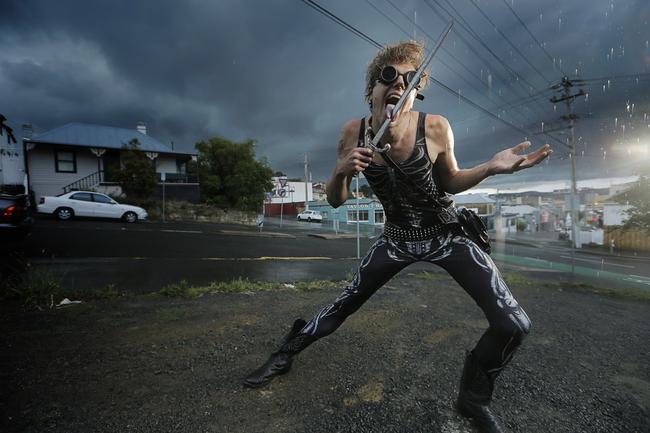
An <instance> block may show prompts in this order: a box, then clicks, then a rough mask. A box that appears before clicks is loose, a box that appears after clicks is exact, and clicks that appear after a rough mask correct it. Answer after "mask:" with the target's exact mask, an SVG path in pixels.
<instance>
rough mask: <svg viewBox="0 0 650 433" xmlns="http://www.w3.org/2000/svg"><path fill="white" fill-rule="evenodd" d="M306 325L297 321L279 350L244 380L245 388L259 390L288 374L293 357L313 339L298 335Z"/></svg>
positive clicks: (299, 320)
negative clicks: (277, 377)
mask: <svg viewBox="0 0 650 433" xmlns="http://www.w3.org/2000/svg"><path fill="white" fill-rule="evenodd" d="M306 324H307V322H306V321H304V320H303V319H297V320H296V321H295V322H294V323H293V326H292V327H291V330H290V331H289V333H288V334H287V335H286V336H285V337H284V339H283V340H282V343H281V344H280V348H279V349H278V350H277V351H276V352H273V353H272V354H271V356H270V357H269V359H268V360H267V361H266V362H265V363H264V364H263V365H262V366H261V367H259V368H258V369H257V370H255V371H253V372H252V373H251V374H249V375H248V377H247V378H246V379H245V380H244V386H245V387H247V388H259V387H260V386H263V385H266V384H267V383H269V382H270V381H271V380H272V379H273V378H274V377H276V376H279V375H281V374H285V373H288V372H289V370H291V363H292V362H293V356H294V355H296V354H298V353H299V352H300V351H301V350H303V349H304V348H305V347H307V346H309V345H310V344H311V343H312V342H313V341H314V340H315V338H314V337H312V336H311V335H309V334H300V330H301V329H302V328H304V327H305V325H306Z"/></svg>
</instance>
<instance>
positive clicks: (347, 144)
mask: <svg viewBox="0 0 650 433" xmlns="http://www.w3.org/2000/svg"><path fill="white" fill-rule="evenodd" d="M359 122H360V121H359V120H352V121H350V122H348V123H346V124H345V125H344V126H343V130H342V131H341V139H340V140H339V144H338V147H337V157H336V166H335V167H334V171H333V172H332V175H331V176H330V178H329V180H328V181H327V185H326V187H325V192H326V193H327V202H328V203H329V204H330V205H332V207H334V208H337V207H339V206H341V205H342V204H343V203H345V200H347V198H348V193H349V188H350V182H351V181H352V177H354V175H355V174H356V173H358V172H360V171H363V170H365V169H366V167H368V164H370V161H372V151H371V150H370V149H367V148H365V147H358V146H357V138H358V132H359V127H360V124H359Z"/></svg>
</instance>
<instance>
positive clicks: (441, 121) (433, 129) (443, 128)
mask: <svg viewBox="0 0 650 433" xmlns="http://www.w3.org/2000/svg"><path fill="white" fill-rule="evenodd" d="M425 122H426V123H425V125H426V130H427V135H429V136H445V135H447V134H448V133H449V131H450V130H451V125H450V124H449V120H447V118H446V117H444V116H441V115H439V114H427V117H426V121H425Z"/></svg>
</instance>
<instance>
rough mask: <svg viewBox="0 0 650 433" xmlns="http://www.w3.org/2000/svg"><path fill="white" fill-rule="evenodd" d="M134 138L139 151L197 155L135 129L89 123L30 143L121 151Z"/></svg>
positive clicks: (70, 126)
mask: <svg viewBox="0 0 650 433" xmlns="http://www.w3.org/2000/svg"><path fill="white" fill-rule="evenodd" d="M134 138H135V139H137V140H138V142H139V143H140V146H139V147H138V149H139V150H141V151H143V152H158V153H173V154H179V155H195V154H194V153H187V152H179V151H177V150H172V149H171V148H170V147H167V146H165V145H164V144H162V143H161V142H160V141H158V140H156V139H155V138H153V137H151V136H150V135H146V134H143V133H141V132H139V131H136V130H135V129H126V128H116V127H113V126H103V125H93V124H89V123H68V124H66V125H63V126H59V127H58V128H54V129H52V130H51V131H47V132H44V133H42V134H38V135H34V136H33V137H32V138H31V139H29V141H32V142H35V143H49V144H65V145H68V146H79V147H98V148H103V149H121V148H123V147H124V145H125V144H127V143H129V141H131V140H133V139H134Z"/></svg>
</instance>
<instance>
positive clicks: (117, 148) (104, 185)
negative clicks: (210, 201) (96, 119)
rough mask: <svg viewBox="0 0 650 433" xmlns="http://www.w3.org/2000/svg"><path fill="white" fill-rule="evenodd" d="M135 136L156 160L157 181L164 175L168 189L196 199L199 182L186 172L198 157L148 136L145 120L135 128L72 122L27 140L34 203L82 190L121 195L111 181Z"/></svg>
mask: <svg viewBox="0 0 650 433" xmlns="http://www.w3.org/2000/svg"><path fill="white" fill-rule="evenodd" d="M133 139H137V141H138V144H139V145H138V148H137V150H139V151H142V152H144V153H145V154H146V155H147V157H149V158H150V159H151V160H152V166H153V167H154V168H155V171H156V173H157V174H158V178H159V180H162V178H163V177H164V178H165V184H166V185H168V184H171V185H169V187H168V188H169V189H168V191H169V192H172V191H174V192H173V194H174V195H177V197H174V198H178V199H186V200H188V201H195V199H196V198H198V194H199V193H198V181H197V179H190V177H189V176H188V175H187V173H186V165H187V162H188V161H189V160H191V159H193V158H195V155H193V154H189V153H186V152H178V151H175V150H173V149H171V148H169V147H167V146H165V145H164V144H162V143H160V142H159V141H158V140H156V139H155V138H153V137H151V136H149V135H147V130H146V126H144V124H138V127H137V130H136V129H125V128H115V127H110V126H102V125H91V124H86V123H69V124H67V125H64V126H61V127H58V128H55V129H53V130H51V131H48V132H45V133H42V134H38V135H34V136H33V137H30V138H24V139H23V151H24V155H25V158H24V159H25V161H24V164H25V173H26V174H27V176H28V182H29V188H30V189H31V190H32V191H33V192H34V198H35V200H36V202H38V200H39V198H40V197H41V196H48V195H58V194H62V193H65V192H68V191H72V190H82V189H94V190H98V191H103V192H108V193H112V194H117V195H119V194H120V193H121V190H120V189H119V186H117V185H116V184H115V183H114V182H113V176H114V173H115V171H116V170H117V169H119V168H120V166H121V153H122V150H123V148H124V146H125V145H126V144H128V143H129V142H131V140H133ZM172 185H180V186H181V188H174V186H172ZM190 196H191V197H190ZM195 196H196V197H195ZM170 198H171V197H170Z"/></svg>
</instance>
